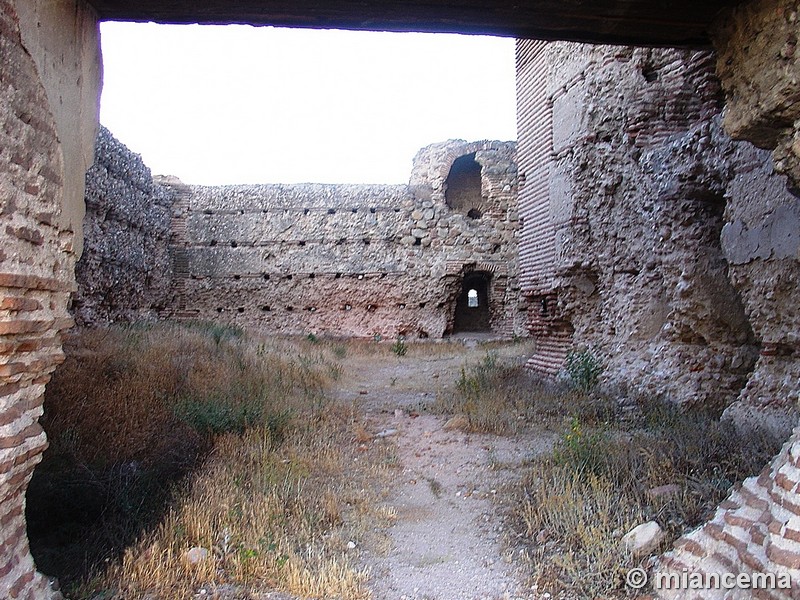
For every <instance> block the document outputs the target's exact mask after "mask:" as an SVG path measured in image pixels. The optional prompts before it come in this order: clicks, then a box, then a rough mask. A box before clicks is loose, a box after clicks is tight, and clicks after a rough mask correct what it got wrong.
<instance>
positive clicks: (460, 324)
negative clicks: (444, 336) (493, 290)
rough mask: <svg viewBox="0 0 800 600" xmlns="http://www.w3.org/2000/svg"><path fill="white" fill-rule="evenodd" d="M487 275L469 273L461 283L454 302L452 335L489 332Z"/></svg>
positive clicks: (488, 277)
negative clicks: (459, 291) (468, 332)
mask: <svg viewBox="0 0 800 600" xmlns="http://www.w3.org/2000/svg"><path fill="white" fill-rule="evenodd" d="M490 281H491V275H490V274H489V273H470V274H469V275H465V276H464V279H463V281H462V282H461V293H460V294H459V296H458V299H457V300H456V309H455V315H454V317H453V333H463V332H467V331H473V332H477V331H491V311H490V307H489V302H490V298H489V282H490Z"/></svg>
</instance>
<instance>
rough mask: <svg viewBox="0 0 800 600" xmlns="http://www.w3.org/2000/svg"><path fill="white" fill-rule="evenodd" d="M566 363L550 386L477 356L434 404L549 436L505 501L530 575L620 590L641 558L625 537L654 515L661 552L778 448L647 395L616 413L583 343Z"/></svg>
mask: <svg viewBox="0 0 800 600" xmlns="http://www.w3.org/2000/svg"><path fill="white" fill-rule="evenodd" d="M568 366H569V367H570V368H569V369H568V371H567V373H566V380H567V381H566V382H565V383H564V384H563V385H559V386H557V385H554V384H545V383H542V382H537V381H535V380H534V379H533V378H532V376H531V375H530V374H529V373H526V372H524V370H523V369H522V368H521V367H509V366H505V365H503V364H502V361H499V360H498V359H497V356H496V355H493V354H491V353H487V355H486V356H485V357H484V359H483V360H482V361H481V362H479V363H478V364H475V365H472V366H468V367H464V368H463V369H462V372H461V376H460V378H459V379H458V381H457V383H456V387H455V390H454V391H452V392H443V393H441V394H440V395H439V397H438V399H437V402H436V404H435V405H434V407H433V409H434V410H435V411H438V412H441V413H447V414H460V415H464V416H465V417H466V422H467V423H468V424H467V426H466V428H467V429H468V430H471V431H477V432H485V433H496V434H510V433H515V432H516V433H521V432H524V431H527V432H528V434H534V435H535V432H536V431H537V430H541V428H546V429H550V430H554V431H556V432H558V434H559V441H558V442H557V443H556V444H555V445H554V447H553V451H552V452H551V453H549V454H545V455H542V456H540V457H539V458H535V459H533V460H532V461H531V464H530V465H529V467H528V468H527V469H526V472H525V474H524V475H523V477H522V479H521V481H520V483H519V484H518V485H517V486H516V487H515V488H514V489H512V490H510V491H508V493H507V494H505V497H504V502H505V505H506V508H507V509H508V512H509V517H510V521H511V522H512V523H513V527H514V529H515V530H516V533H517V540H519V541H520V543H522V545H523V546H524V555H525V556H527V562H528V566H529V572H530V577H531V582H532V583H535V584H537V585H538V587H539V589H540V590H542V591H548V592H550V593H554V594H558V593H562V592H564V593H567V594H568V595H569V596H577V597H581V598H596V597H602V598H611V597H624V596H625V595H626V593H627V592H626V590H625V588H624V575H625V573H626V572H627V570H628V569H629V568H631V567H633V566H637V565H639V564H641V563H643V562H646V561H647V559H648V557H647V556H640V557H633V556H630V554H629V553H627V552H626V550H625V549H624V548H623V545H622V543H621V538H622V536H623V535H624V534H625V533H627V532H628V531H630V530H631V529H632V528H633V527H635V526H636V525H639V524H641V523H644V522H646V521H649V520H655V521H657V522H658V523H659V524H660V525H661V527H662V528H664V529H665V530H666V532H667V533H668V535H667V538H666V540H665V542H664V544H663V546H662V549H666V547H668V545H670V543H671V542H672V541H674V540H675V539H676V538H677V537H678V536H680V535H681V534H683V533H685V532H686V531H688V530H689V529H691V528H693V527H695V526H697V525H699V524H700V523H702V522H703V521H705V520H707V519H708V518H709V517H710V516H711V513H712V511H713V509H714V507H715V506H716V505H717V504H718V503H719V502H721V501H722V500H723V499H724V498H725V496H726V495H727V494H728V492H729V490H730V487H731V486H732V485H733V484H734V483H735V482H737V481H741V480H742V479H744V478H745V477H747V476H749V475H753V474H755V473H757V472H758V471H759V470H760V469H761V468H763V466H764V465H765V464H766V463H767V462H768V461H769V459H770V458H772V456H773V455H774V454H775V453H776V452H777V451H778V446H777V444H776V443H775V441H774V440H772V439H771V438H768V437H767V436H764V435H761V434H759V433H758V432H750V433H747V434H742V433H739V432H737V431H736V430H735V429H734V427H733V426H732V425H730V424H728V423H725V422H721V421H720V418H719V417H720V415H719V413H716V412H712V411H704V410H697V409H695V410H685V411H684V410H680V409H679V408H677V407H676V406H674V405H673V404H670V403H665V402H657V401H651V402H643V403H640V404H639V405H638V406H635V407H633V408H632V409H630V410H626V411H622V410H621V409H620V407H619V405H618V403H617V402H615V401H613V400H612V399H610V398H608V397H605V396H603V395H602V394H599V393H597V391H596V384H597V381H598V377H599V375H600V373H601V372H602V365H601V364H600V362H599V361H598V360H597V359H596V358H595V357H594V356H593V354H592V352H591V351H590V350H581V351H579V352H575V353H573V354H572V355H571V357H570V361H568ZM664 486H669V487H667V488H665V487H664Z"/></svg>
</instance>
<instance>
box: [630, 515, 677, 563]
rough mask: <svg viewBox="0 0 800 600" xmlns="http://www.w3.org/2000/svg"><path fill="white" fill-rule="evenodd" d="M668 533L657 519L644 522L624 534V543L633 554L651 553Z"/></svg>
mask: <svg viewBox="0 0 800 600" xmlns="http://www.w3.org/2000/svg"><path fill="white" fill-rule="evenodd" d="M666 535H667V534H666V533H664V530H663V529H661V526H660V525H659V524H658V523H656V522H655V521H648V522H647V523H642V524H641V525H637V526H636V527H634V528H633V529H631V530H630V531H629V532H628V533H626V534H625V535H624V536H622V545H623V547H624V548H625V551H626V552H629V553H630V554H631V555H632V556H634V557H636V556H642V555H644V554H650V553H651V552H652V551H653V550H655V549H656V548H658V546H659V544H661V542H663V541H664V538H665V537H666Z"/></svg>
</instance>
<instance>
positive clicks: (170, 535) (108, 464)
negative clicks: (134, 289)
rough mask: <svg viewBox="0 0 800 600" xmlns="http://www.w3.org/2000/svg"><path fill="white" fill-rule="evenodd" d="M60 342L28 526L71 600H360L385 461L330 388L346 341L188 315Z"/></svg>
mask: <svg viewBox="0 0 800 600" xmlns="http://www.w3.org/2000/svg"><path fill="white" fill-rule="evenodd" d="M67 353H68V358H67V361H66V363H65V364H64V365H63V367H62V368H61V369H60V370H59V371H58V373H57V375H56V377H55V378H54V380H53V382H52V384H51V385H50V386H48V396H47V399H46V404H47V406H46V413H45V414H46V421H45V427H46V429H47V431H48V433H49V435H50V439H51V443H52V446H51V449H50V450H49V451H48V453H47V455H46V457H45V463H44V464H43V466H42V468H40V469H38V470H37V473H36V479H35V481H34V482H33V483H32V486H31V490H30V493H29V520H30V523H31V538H32V546H33V551H34V555H35V556H36V559H37V563H38V564H39V565H40V568H41V569H42V570H44V571H45V572H48V573H51V574H57V575H59V576H60V577H61V578H62V584H64V585H65V587H66V588H67V589H68V591H69V592H70V597H75V598H98V599H99V598H125V599H133V598H145V597H147V598H188V597H192V595H193V594H194V593H195V592H197V591H198V590H200V589H206V590H207V591H209V592H211V591H212V590H213V589H220V588H221V589H231V590H234V591H235V590H236V589H237V587H239V586H246V587H247V588H248V589H251V590H252V589H259V588H264V587H268V588H271V589H279V590H284V591H287V592H290V593H293V594H297V595H299V596H304V597H325V598H341V599H359V598H366V597H367V596H368V592H367V590H366V587H365V583H366V579H367V577H368V573H367V572H366V571H365V570H364V569H362V568H361V567H359V565H358V564H356V561H355V560H354V559H353V558H351V556H352V555H353V554H354V553H353V552H352V551H351V549H348V545H350V546H351V547H352V545H353V543H355V544H358V545H362V544H364V543H367V542H368V541H369V539H368V538H369V536H370V535H372V534H371V532H372V531H373V529H375V528H376V527H378V528H380V527H383V526H385V525H386V524H388V522H389V521H390V520H391V519H392V516H393V515H392V513H391V511H390V510H387V509H386V508H385V507H383V506H382V505H381V504H380V497H379V494H378V492H377V491H376V490H377V487H376V483H377V482H380V481H381V477H382V476H383V475H385V474H386V472H388V468H389V467H390V466H391V461H392V457H391V452H390V449H387V447H386V446H381V445H374V447H373V445H369V446H366V445H361V446H359V445H358V444H357V442H356V440H355V439H354V435H353V432H354V431H357V430H359V429H363V427H362V425H361V424H360V422H359V419H360V415H359V413H358V410H357V407H355V406H352V405H347V406H344V405H341V404H337V403H335V402H333V401H331V400H330V399H329V397H328V396H327V395H326V390H327V388H328V386H329V385H330V384H331V382H332V381H333V380H335V379H336V378H338V377H340V376H341V374H342V367H341V365H340V364H339V363H338V362H337V361H338V360H339V359H341V358H343V357H344V355H346V353H347V348H346V346H344V345H342V344H333V343H324V344H321V343H319V342H318V341H317V340H299V341H295V342H288V341H266V340H263V339H255V338H250V337H248V336H247V335H245V334H244V333H243V332H242V331H241V330H239V329H236V328H231V327H224V326H218V325H213V324H207V323H197V324H190V325H182V326H179V325H170V324H160V325H143V326H132V327H122V328H112V329H108V330H96V331H84V332H80V333H78V334H76V335H75V336H74V337H73V338H72V339H71V340H70V341H69V343H68V345H67ZM356 458H358V459H359V460H356ZM191 549H194V550H193V551H192V552H191V553H189V552H188V551H189V550H191ZM198 557H199V560H193V559H197V558H198Z"/></svg>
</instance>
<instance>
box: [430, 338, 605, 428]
mask: <svg viewBox="0 0 800 600" xmlns="http://www.w3.org/2000/svg"><path fill="white" fill-rule="evenodd" d="M577 397H578V394H576V393H574V392H568V391H566V390H564V389H562V388H560V387H557V386H555V385H551V384H548V383H545V382H542V381H539V380H536V379H535V378H534V377H532V376H531V374H530V373H529V372H528V371H526V370H525V368H524V367H523V366H522V365H519V364H511V365H509V364H505V363H504V362H503V359H502V358H501V357H500V356H499V355H498V353H497V352H495V351H490V350H484V355H483V357H482V358H481V359H480V360H479V361H478V362H477V363H474V364H472V365H470V366H464V367H462V368H461V376H460V377H459V378H458V380H457V381H456V383H455V387H453V388H446V389H443V390H440V392H439V393H438V394H437V397H436V401H435V402H434V403H433V405H432V406H431V407H430V410H431V411H432V412H434V413H436V414H446V415H463V416H464V417H466V422H467V425H466V427H465V429H466V430H467V431H470V432H475V433H494V434H497V435H507V434H514V433H517V432H518V431H519V430H520V428H524V427H526V426H528V425H530V424H531V423H534V424H536V425H537V426H542V425H545V426H550V427H553V426H560V424H561V421H563V417H564V406H565V404H566V405H570V404H571V405H574V406H577V403H576V399H577ZM601 409H602V410H605V409H604V408H603V407H600V406H599V405H598V404H592V405H589V404H587V405H586V406H585V407H584V409H583V410H584V412H588V411H590V410H601Z"/></svg>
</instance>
